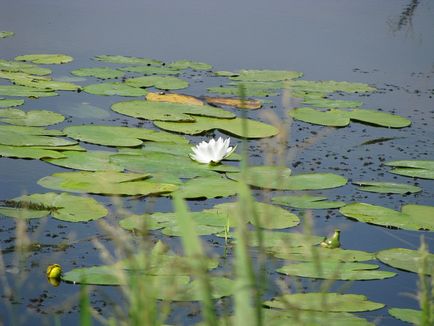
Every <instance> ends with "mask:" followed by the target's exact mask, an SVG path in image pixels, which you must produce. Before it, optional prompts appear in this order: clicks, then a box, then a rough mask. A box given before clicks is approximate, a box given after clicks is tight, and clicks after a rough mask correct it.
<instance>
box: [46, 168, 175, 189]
mask: <svg viewBox="0 0 434 326" xmlns="http://www.w3.org/2000/svg"><path fill="white" fill-rule="evenodd" d="M38 184H40V185H41V186H43V187H45V188H49V189H55V190H62V191H70V192H78V193H93V194H102V195H150V194H161V193H167V192H172V191H174V190H176V189H177V188H178V187H177V186H175V185H173V184H167V183H158V182H153V180H152V178H150V177H149V174H137V173H121V172H115V171H103V172H88V171H80V172H62V173H54V174H52V175H50V176H47V177H44V178H42V179H40V180H39V181H38Z"/></svg>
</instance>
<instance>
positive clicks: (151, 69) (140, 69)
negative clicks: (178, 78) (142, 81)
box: [118, 66, 181, 75]
mask: <svg viewBox="0 0 434 326" xmlns="http://www.w3.org/2000/svg"><path fill="white" fill-rule="evenodd" d="M118 69H119V70H122V71H129V72H137V73H141V74H144V75H178V74H180V73H181V72H180V71H179V69H173V68H170V67H159V66H129V67H123V68H118Z"/></svg>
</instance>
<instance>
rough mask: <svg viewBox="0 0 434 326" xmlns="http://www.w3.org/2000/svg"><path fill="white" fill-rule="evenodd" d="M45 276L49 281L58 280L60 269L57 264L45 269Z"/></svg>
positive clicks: (60, 273)
mask: <svg viewBox="0 0 434 326" xmlns="http://www.w3.org/2000/svg"><path fill="white" fill-rule="evenodd" d="M46 274H47V277H48V278H49V279H50V278H53V279H60V276H61V275H62V267H61V266H60V265H59V264H53V265H50V266H48V267H47V272H46ZM50 283H51V282H50Z"/></svg>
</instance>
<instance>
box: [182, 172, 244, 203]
mask: <svg viewBox="0 0 434 326" xmlns="http://www.w3.org/2000/svg"><path fill="white" fill-rule="evenodd" d="M177 192H179V193H180V195H181V196H182V197H184V198H216V197H229V196H233V195H236V194H237V192H238V185H237V182H235V181H232V180H229V179H226V178H223V177H221V176H218V175H216V176H209V177H198V178H194V179H191V180H188V181H186V182H184V183H182V184H181V185H180V186H179V189H178V190H177Z"/></svg>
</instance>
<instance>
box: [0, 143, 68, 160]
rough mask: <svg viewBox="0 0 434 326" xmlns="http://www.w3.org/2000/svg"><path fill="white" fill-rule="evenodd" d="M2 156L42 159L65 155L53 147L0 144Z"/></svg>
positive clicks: (0, 154)
mask: <svg viewBox="0 0 434 326" xmlns="http://www.w3.org/2000/svg"><path fill="white" fill-rule="evenodd" d="M0 156H2V157H15V158H29V159H41V158H62V157H64V156H65V155H63V154H62V153H60V152H57V151H55V150H51V149H44V148H40V147H33V146H30V147H21V146H5V145H0Z"/></svg>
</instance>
